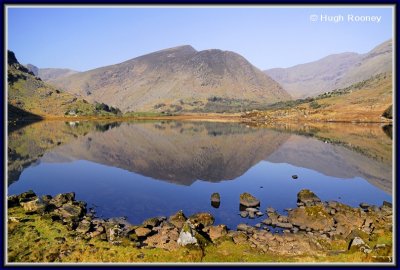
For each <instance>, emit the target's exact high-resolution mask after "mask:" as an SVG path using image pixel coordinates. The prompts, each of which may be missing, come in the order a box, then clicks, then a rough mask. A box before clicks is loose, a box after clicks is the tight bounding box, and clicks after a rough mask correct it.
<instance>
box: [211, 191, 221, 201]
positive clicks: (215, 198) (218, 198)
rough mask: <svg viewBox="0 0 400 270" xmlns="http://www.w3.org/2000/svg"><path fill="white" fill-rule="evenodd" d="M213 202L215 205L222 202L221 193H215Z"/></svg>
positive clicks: (212, 196) (212, 198) (212, 195)
mask: <svg viewBox="0 0 400 270" xmlns="http://www.w3.org/2000/svg"><path fill="white" fill-rule="evenodd" d="M211 202H214V203H220V202H221V197H220V195H219V193H217V192H215V193H213V194H211Z"/></svg>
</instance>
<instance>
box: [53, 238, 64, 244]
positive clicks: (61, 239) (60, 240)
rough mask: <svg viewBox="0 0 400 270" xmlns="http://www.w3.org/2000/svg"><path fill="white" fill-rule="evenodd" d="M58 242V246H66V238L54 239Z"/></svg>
mask: <svg viewBox="0 0 400 270" xmlns="http://www.w3.org/2000/svg"><path fill="white" fill-rule="evenodd" d="M54 240H56V242H57V244H64V243H65V238H64V237H56V238H54Z"/></svg>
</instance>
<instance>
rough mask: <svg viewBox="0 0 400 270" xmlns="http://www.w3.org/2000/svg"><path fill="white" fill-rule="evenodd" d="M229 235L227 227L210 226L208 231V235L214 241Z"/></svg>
mask: <svg viewBox="0 0 400 270" xmlns="http://www.w3.org/2000/svg"><path fill="white" fill-rule="evenodd" d="M227 233H228V230H227V228H226V225H218V226H210V228H209V230H208V235H209V236H210V239H211V240H212V241H214V240H216V239H218V238H221V237H222V236H225V235H227Z"/></svg>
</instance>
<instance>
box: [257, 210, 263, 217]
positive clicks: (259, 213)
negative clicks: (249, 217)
mask: <svg viewBox="0 0 400 270" xmlns="http://www.w3.org/2000/svg"><path fill="white" fill-rule="evenodd" d="M256 215H257V216H259V217H261V216H263V215H264V214H263V212H261V211H257V212H256Z"/></svg>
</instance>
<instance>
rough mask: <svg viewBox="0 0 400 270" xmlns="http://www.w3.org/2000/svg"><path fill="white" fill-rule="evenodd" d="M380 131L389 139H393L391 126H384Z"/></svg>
mask: <svg viewBox="0 0 400 270" xmlns="http://www.w3.org/2000/svg"><path fill="white" fill-rule="evenodd" d="M382 129H383V131H384V132H385V134H386V135H388V137H389V138H390V139H393V133H392V129H393V126H392V125H384V126H383V127H382Z"/></svg>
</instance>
